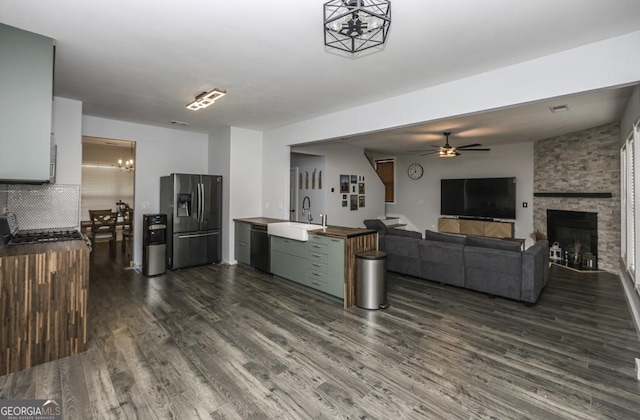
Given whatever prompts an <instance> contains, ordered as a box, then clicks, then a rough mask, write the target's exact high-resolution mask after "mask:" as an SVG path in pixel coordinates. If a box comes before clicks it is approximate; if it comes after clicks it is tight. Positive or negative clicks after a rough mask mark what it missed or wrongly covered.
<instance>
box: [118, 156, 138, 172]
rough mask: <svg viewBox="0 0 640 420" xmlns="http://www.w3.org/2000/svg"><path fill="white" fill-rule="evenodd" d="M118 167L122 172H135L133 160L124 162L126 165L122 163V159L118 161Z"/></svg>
mask: <svg viewBox="0 0 640 420" xmlns="http://www.w3.org/2000/svg"><path fill="white" fill-rule="evenodd" d="M118 167H119V168H120V170H121V171H122V172H126V173H131V172H134V171H135V169H134V168H133V159H130V160H126V161H124V163H123V162H122V159H118Z"/></svg>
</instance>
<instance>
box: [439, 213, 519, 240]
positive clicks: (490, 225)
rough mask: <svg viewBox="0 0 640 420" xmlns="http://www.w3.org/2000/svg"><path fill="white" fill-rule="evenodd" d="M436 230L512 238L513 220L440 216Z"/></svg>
mask: <svg viewBox="0 0 640 420" xmlns="http://www.w3.org/2000/svg"><path fill="white" fill-rule="evenodd" d="M438 231H439V232H447V233H462V234H465V235H479V236H490V237H494V238H513V234H514V226H513V222H492V221H485V220H467V219H450V218H447V217H441V218H440V219H438Z"/></svg>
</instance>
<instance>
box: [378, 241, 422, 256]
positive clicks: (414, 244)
mask: <svg viewBox="0 0 640 420" xmlns="http://www.w3.org/2000/svg"><path fill="white" fill-rule="evenodd" d="M420 241H421V239H420V238H407V237H404V236H400V235H385V246H386V248H387V251H386V252H387V254H396V255H404V256H407V257H415V258H418V257H419V252H418V244H419V243H420Z"/></svg>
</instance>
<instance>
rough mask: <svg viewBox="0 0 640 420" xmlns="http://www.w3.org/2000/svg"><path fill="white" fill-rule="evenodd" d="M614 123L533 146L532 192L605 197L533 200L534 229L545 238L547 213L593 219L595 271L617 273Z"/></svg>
mask: <svg viewBox="0 0 640 420" xmlns="http://www.w3.org/2000/svg"><path fill="white" fill-rule="evenodd" d="M619 137H620V128H619V124H618V123H614V124H608V125H604V126H601V127H594V128H591V129H588V130H582V131H577V132H575V133H570V134H566V135H563V136H558V137H553V138H550V139H546V140H540V141H537V142H536V143H535V144H534V192H611V193H612V194H613V197H612V198H558V197H534V199H533V208H534V210H533V217H534V227H535V229H537V230H539V231H541V232H543V233H546V232H547V220H546V219H547V209H552V210H569V211H588V212H597V213H598V266H599V268H600V269H602V270H605V271H608V272H610V273H617V272H618V266H619V265H618V262H619V258H620V146H619Z"/></svg>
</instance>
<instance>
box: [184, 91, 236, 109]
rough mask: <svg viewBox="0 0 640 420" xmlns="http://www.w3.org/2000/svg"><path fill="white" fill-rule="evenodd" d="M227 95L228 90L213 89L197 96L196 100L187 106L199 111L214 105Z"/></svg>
mask: <svg viewBox="0 0 640 420" xmlns="http://www.w3.org/2000/svg"><path fill="white" fill-rule="evenodd" d="M226 94H227V91H226V90H223V89H219V88H213V89H211V90H210V91H209V92H202V93H201V94H200V95H198V96H196V100H195V101H193V102H191V103H190V104H189V105H187V108H189V109H191V110H194V111H197V110H199V109H205V108H206V107H208V106H210V105H213V104H214V102H215V101H216V100H218V99H220V98H222V97H223V96H224V95H226Z"/></svg>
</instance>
